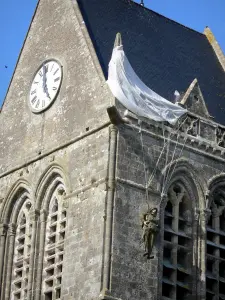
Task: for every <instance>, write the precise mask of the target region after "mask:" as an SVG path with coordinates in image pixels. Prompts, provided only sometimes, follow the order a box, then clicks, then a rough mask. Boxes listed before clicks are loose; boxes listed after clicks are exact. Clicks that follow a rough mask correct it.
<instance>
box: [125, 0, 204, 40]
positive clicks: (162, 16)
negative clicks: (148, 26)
mask: <svg viewBox="0 0 225 300" xmlns="http://www.w3.org/2000/svg"><path fill="white" fill-rule="evenodd" d="M120 1H121V2H127V3H128V4H131V5H136V6H138V7H139V8H141V9H145V10H147V11H149V12H151V13H153V14H155V15H158V16H159V17H161V18H165V19H167V20H168V21H170V22H172V23H175V24H178V25H179V26H182V27H184V28H186V29H188V30H191V31H193V32H195V33H198V34H200V35H202V36H204V33H203V32H199V31H197V30H195V29H193V28H190V27H188V26H186V25H184V24H181V23H179V22H178V21H175V20H173V19H170V18H168V17H166V16H164V15H162V14H160V13H158V12H156V11H154V10H152V9H150V8H148V7H146V6H143V5H141V4H140V3H137V2H135V1H134V0H120Z"/></svg>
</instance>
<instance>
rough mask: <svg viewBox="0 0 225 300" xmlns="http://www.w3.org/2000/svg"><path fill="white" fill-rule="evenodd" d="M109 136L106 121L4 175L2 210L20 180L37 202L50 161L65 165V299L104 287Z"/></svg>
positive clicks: (90, 294) (88, 295) (83, 296)
mask: <svg viewBox="0 0 225 300" xmlns="http://www.w3.org/2000/svg"><path fill="white" fill-rule="evenodd" d="M108 140H109V129H108V127H106V128H105V129H102V130H100V131H98V132H96V133H94V134H90V135H89V136H87V137H85V138H84V139H81V140H80V141H78V142H76V143H73V144H71V145H70V146H68V147H65V148H62V149H60V150H58V151H56V152H54V153H53V154H52V155H49V156H47V157H44V158H43V159H40V160H37V161H36V162H33V163H31V164H30V165H28V166H27V167H26V168H23V169H20V170H18V171H16V172H14V173H11V174H9V175H7V176H5V177H3V178H0V198H1V204H0V213H1V211H2V209H3V206H4V205H5V204H6V202H7V195H8V193H9V192H10V190H11V188H12V186H13V185H14V184H15V183H16V182H18V180H24V181H26V182H27V184H28V186H29V189H30V190H31V191H32V193H31V195H32V197H33V199H32V200H33V201H34V203H35V205H37V204H36V198H37V197H38V196H39V195H38V194H37V195H36V196H35V192H36V191H37V190H38V185H39V180H40V178H41V177H42V176H43V174H45V172H46V170H47V169H48V168H49V167H50V166H52V167H54V166H56V167H57V166H60V168H61V169H62V170H63V173H64V179H65V184H66V190H67V195H66V196H65V198H64V205H65V206H66V207H67V211H68V213H67V231H66V240H65V250H64V252H65V254H64V264H63V277H62V294H61V297H62V299H63V300H72V299H73V300H74V299H76V300H79V299H80V300H81V299H82V300H84V299H88V300H90V299H97V297H98V295H99V293H100V288H101V271H102V259H103V258H102V255H103V231H104V218H103V217H104V214H105V198H106V182H105V181H106V177H107V163H108ZM46 188H47V187H46ZM7 221H8V220H4V222H6V223H7ZM41 234H43V233H41ZM36 268H37V265H36V266H35V269H36Z"/></svg>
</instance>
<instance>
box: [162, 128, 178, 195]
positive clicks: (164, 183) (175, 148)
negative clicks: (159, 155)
mask: <svg viewBox="0 0 225 300" xmlns="http://www.w3.org/2000/svg"><path fill="white" fill-rule="evenodd" d="M178 140H179V135H178V134H177V141H176V144H175V147H174V150H173V154H172V158H171V161H170V166H169V168H168V170H166V172H165V176H164V181H163V186H162V189H163V190H164V186H165V185H166V182H167V179H168V176H169V173H170V168H171V166H172V163H173V161H174V156H175V153H176V150H177V144H178ZM165 166H167V162H166V164H165Z"/></svg>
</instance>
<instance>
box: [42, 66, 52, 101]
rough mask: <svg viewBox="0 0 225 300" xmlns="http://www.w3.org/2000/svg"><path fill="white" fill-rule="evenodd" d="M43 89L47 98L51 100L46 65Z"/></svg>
mask: <svg viewBox="0 0 225 300" xmlns="http://www.w3.org/2000/svg"><path fill="white" fill-rule="evenodd" d="M42 87H43V90H44V93H46V95H47V97H48V98H49V99H51V98H50V95H49V92H48V86H47V77H46V66H45V65H43V84H42Z"/></svg>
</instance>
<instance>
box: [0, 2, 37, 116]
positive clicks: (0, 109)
mask: <svg viewBox="0 0 225 300" xmlns="http://www.w3.org/2000/svg"><path fill="white" fill-rule="evenodd" d="M39 2H40V0H37V4H36V7H35V10H34V13H33V16H32V18H31V21H30V25H29V28H28V30H27V33H26V36H25V38H24V41H23V44H22V47H21V49H20V53H19V55H18V58H17V61H16V65H15V67H14V70H13V74H12V77H11V79H10V82H9V85H8V88H7V90H6V93H5V98H4V100H3V102H2V105H1V106H0V114H1V112H2V109H3V106H4V104H5V100H6V98H7V95H8V92H9V89H10V87H11V84H12V81H13V78H14V75H15V73H16V69H17V66H18V63H19V61H20V57H21V55H22V52H23V48H24V46H25V43H26V40H27V38H28V35H29V32H30V29H31V25H32V23H33V20H34V17H35V15H36V12H37V9H38V5H39Z"/></svg>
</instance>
